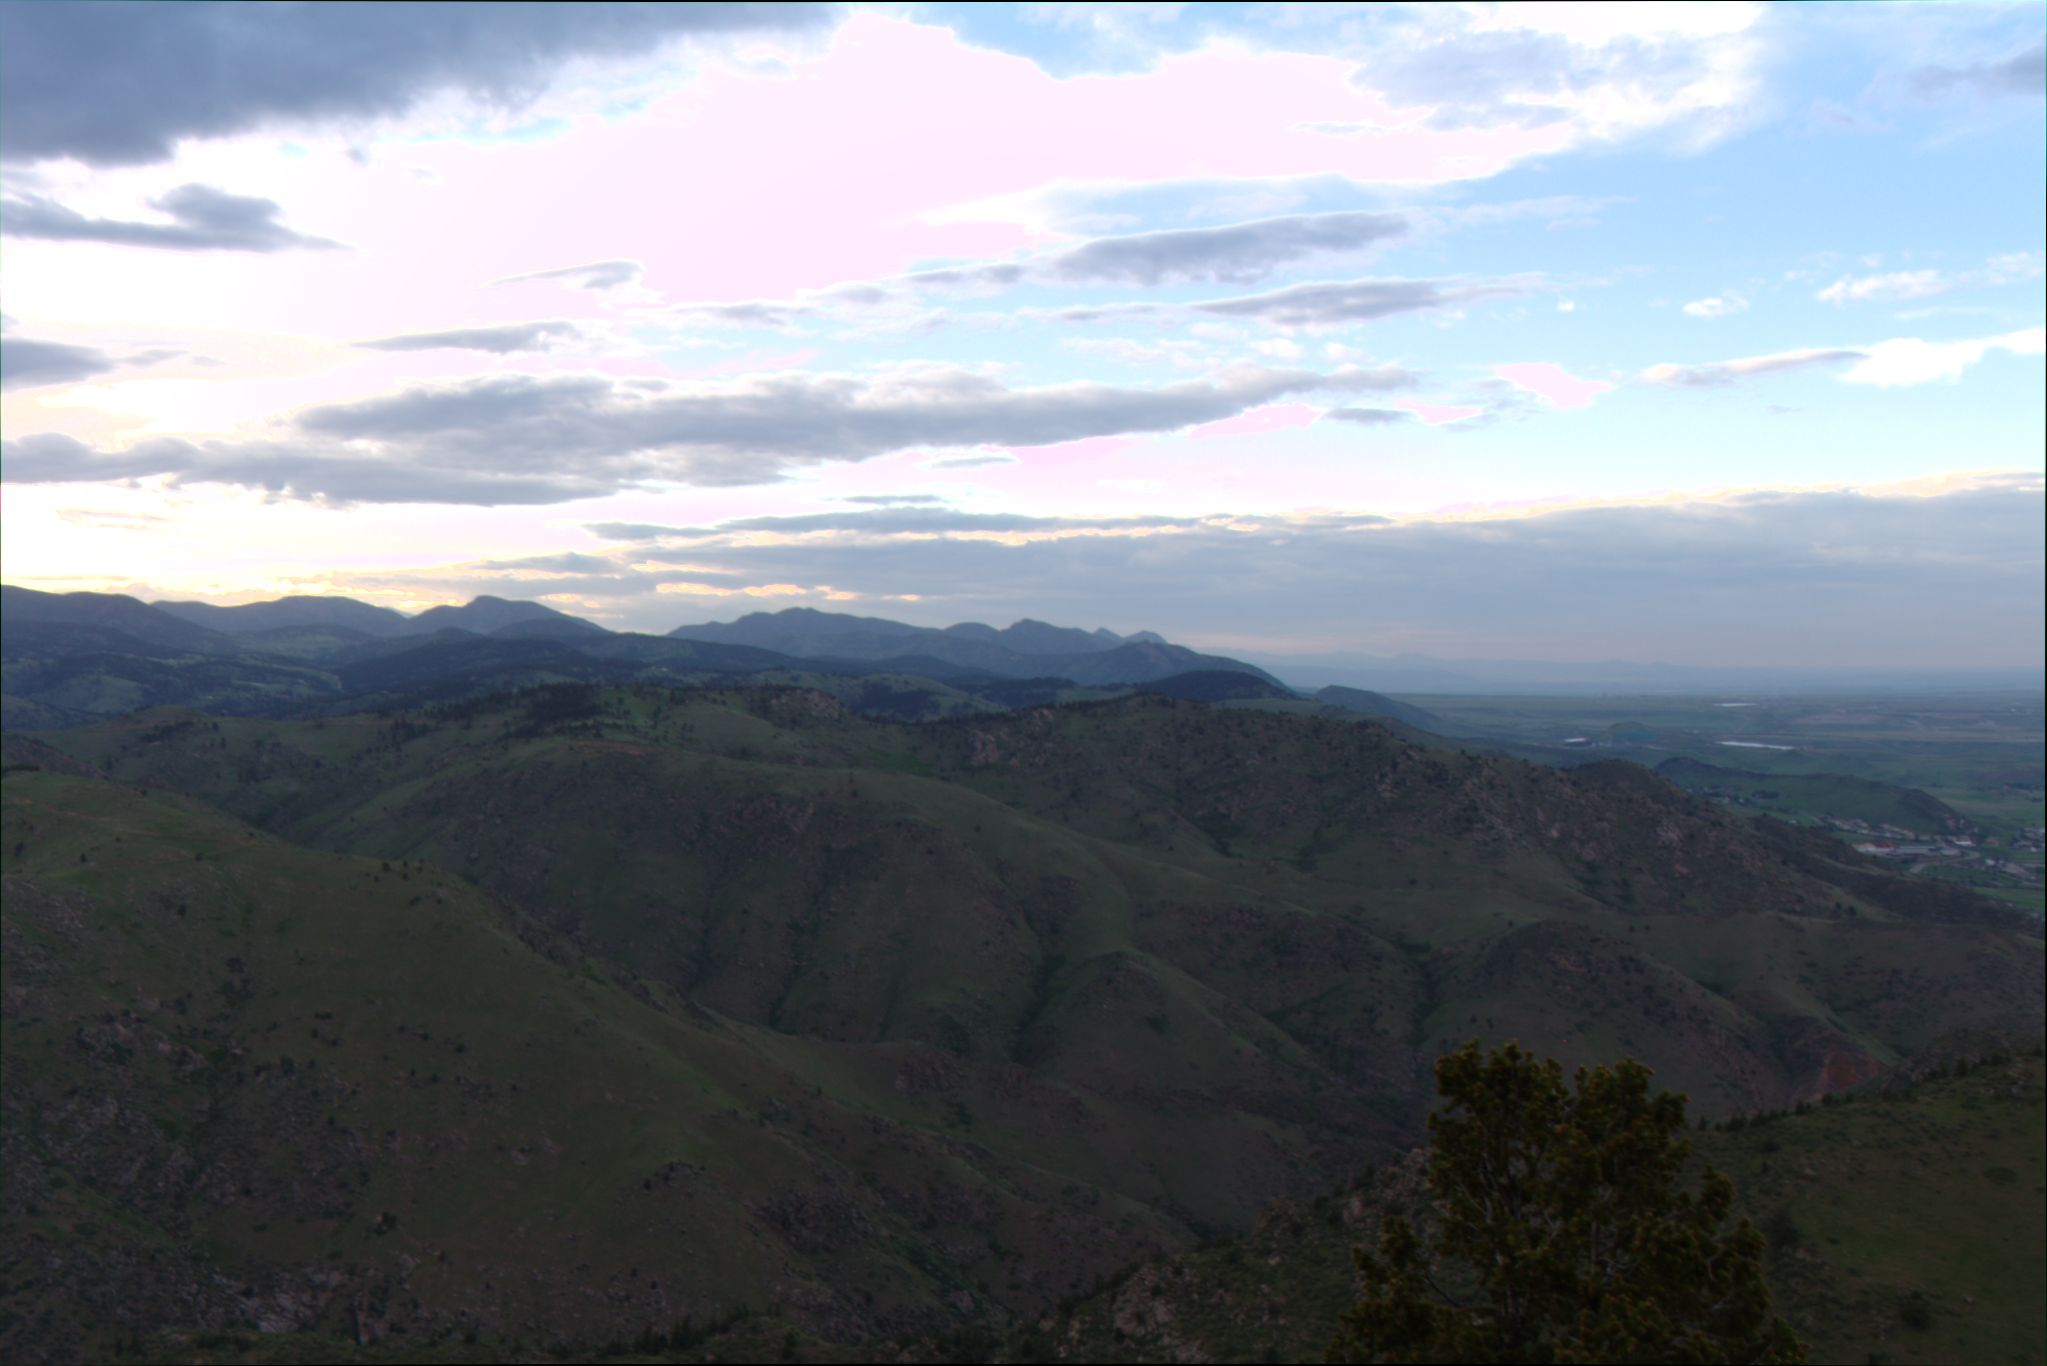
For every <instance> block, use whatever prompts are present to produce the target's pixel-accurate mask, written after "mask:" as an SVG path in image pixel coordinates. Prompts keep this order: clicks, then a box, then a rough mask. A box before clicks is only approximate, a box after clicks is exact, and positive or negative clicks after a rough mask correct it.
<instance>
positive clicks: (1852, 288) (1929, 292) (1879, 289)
mask: <svg viewBox="0 0 2047 1366" xmlns="http://www.w3.org/2000/svg"><path fill="white" fill-rule="evenodd" d="M1953 287H1954V286H1953V285H1952V284H1951V283H1949V282H1948V281H1947V280H1944V279H1942V278H1941V274H1940V272H1939V271H1937V270H1894V271H1891V272H1890V273H1889V274H1887V275H1864V276H1862V277H1861V278H1859V279H1857V278H1853V277H1849V276H1843V277H1841V278H1840V279H1838V280H1836V281H1834V283H1832V284H1830V285H1828V286H1827V287H1826V288H1825V289H1823V290H1821V291H1820V292H1819V294H1818V295H1817V296H1815V297H1817V298H1818V299H1819V300H1820V301H1821V302H1823V303H1830V304H1843V303H1872V302H1877V303H1891V302H1895V301H1897V300H1900V299H1925V298H1930V297H1931V296H1933V295H1935V294H1945V293H1947V292H1948V290H1950V289H1952V288H1953Z"/></svg>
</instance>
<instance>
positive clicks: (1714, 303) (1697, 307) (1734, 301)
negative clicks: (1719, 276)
mask: <svg viewBox="0 0 2047 1366" xmlns="http://www.w3.org/2000/svg"><path fill="white" fill-rule="evenodd" d="M1747 307H1748V300H1747V299H1744V298H1742V297H1741V296H1740V295H1739V294H1726V295H1715V296H1713V297H1712V298H1707V299H1694V300H1692V301H1691V302H1690V303H1688V304H1686V305H1685V306H1684V311H1685V313H1686V314H1688V315H1689V316H1691V317H1694V318H1725V317H1727V316H1729V315H1730V314H1734V313H1740V312H1742V311H1743V310H1745V309H1746V308H1747Z"/></svg>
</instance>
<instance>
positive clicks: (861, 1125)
mask: <svg viewBox="0 0 2047 1366" xmlns="http://www.w3.org/2000/svg"><path fill="white" fill-rule="evenodd" d="M5 817H6V822H5V839H6V843H7V849H8V853H7V861H6V869H7V872H6V879H5V918H4V922H0V924H4V929H5V943H4V949H5V1003H6V1016H5V1019H6V1026H5V1035H4V1039H5V1074H4V1083H0V1106H4V1117H5V1126H4V1131H0V1133H4V1153H5V1167H6V1173H7V1179H6V1184H5V1202H6V1203H5V1236H4V1243H0V1267H4V1269H0V1282H4V1288H0V1305H4V1309H0V1325H4V1326H0V1357H4V1358H5V1359H7V1360H10V1361H21V1360H67V1359H68V1360H77V1359H91V1358H94V1357H99V1356H102V1355H104V1354H107V1353H110V1352H112V1351H114V1350H115V1349H116V1348H117V1347H118V1346H119V1344H120V1343H122V1342H124V1341H126V1340H128V1339H129V1338H130V1337H131V1336H132V1335H137V1334H140V1335H148V1334H151V1333H154V1332H156V1331H157V1330H164V1329H187V1330H192V1331H199V1332H205V1331H208V1330H214V1331H218V1330H230V1329H240V1330H246V1331H249V1332H253V1333H255V1334H257V1335H259V1336H260V1335H265V1334H279V1333H293V1332H298V1333H312V1334H316V1335H327V1336H329V1337H330V1338H332V1337H340V1338H345V1339H358V1338H368V1339H372V1340H378V1339H383V1340H389V1341H388V1343H387V1345H397V1346H400V1347H402V1346H403V1344H404V1343H405V1342H407V1341H410V1342H413V1343H422V1344H423V1343H426V1342H431V1341H434V1340H436V1339H438V1338H442V1337H448V1336H455V1335H460V1334H463V1333H478V1334H481V1335H482V1336H483V1337H484V1338H485V1339H486V1340H487V1341H494V1342H497V1343H499V1344H507V1343H512V1342H521V1341H523V1342H527V1343H532V1344H536V1345H537V1344H540V1343H543V1342H563V1343H568V1344H578V1343H580V1344H585V1347H584V1350H586V1351H587V1350H589V1349H590V1348H591V1347H593V1346H594V1345H596V1344H601V1343H603V1342H606V1341H610V1340H613V1339H615V1338H624V1339H627V1340H630V1339H632V1338H633V1337H635V1336H636V1335H638V1334H640V1333H642V1332H645V1331H648V1330H659V1331H661V1332H663V1333H666V1332H668V1331H669V1330H670V1329H671V1328H672V1327H674V1326H675V1325H679V1324H682V1323H684V1322H685V1321H688V1322H690V1323H693V1324H694V1325H696V1326H698V1327H699V1328H701V1327H704V1326H706V1325H714V1324H716V1323H718V1322H720V1321H722V1320H723V1319H725V1318H728V1317H729V1316H730V1315H731V1314H732V1313H734V1312H735V1311H736V1310H738V1309H739V1308H740V1307H741V1306H752V1307H753V1308H756V1309H759V1310H762V1311H778V1312H781V1313H783V1314H785V1315H787V1316H788V1317H789V1318H790V1319H791V1320H792V1321H795V1322H800V1323H802V1324H803V1325H804V1326H805V1327H806V1328H808V1329H809V1330H810V1331H812V1332H817V1333H822V1334H825V1335H828V1336H831V1337H834V1338H848V1339H866V1338H872V1337H875V1336H877V1335H885V1334H889V1333H896V1334H902V1335H906V1336H923V1335H936V1334H943V1333H946V1332H949V1331H951V1330H952V1329H953V1328H954V1326H955V1325H956V1324H958V1323H962V1322H980V1321H987V1320H989V1319H990V1318H991V1316H992V1318H993V1321H994V1322H997V1323H999V1322H1003V1321H1005V1319H1004V1311H1003V1309H1002V1307H1001V1305H1002V1303H1003V1301H1004V1300H1005V1299H1007V1300H1010V1301H1014V1302H1016V1303H1018V1304H1025V1303H1031V1302H1035V1301H1049V1300H1050V1299H1052V1298H1056V1297H1057V1296H1058V1295H1059V1294H1062V1293H1067V1292H1068V1291H1069V1290H1070V1289H1071V1285H1070V1284H1069V1280H1068V1278H1071V1279H1072V1281H1074V1282H1078V1283H1080V1284H1085V1283H1086V1278H1089V1277H1093V1276H1098V1275H1101V1274H1103V1273H1105V1272H1107V1271H1110V1270H1112V1269H1113V1268H1114V1267H1115V1266H1116V1265H1118V1264H1119V1263H1121V1262H1124V1261H1127V1260H1129V1259H1131V1258H1133V1257H1135V1256H1139V1255H1143V1253H1144V1252H1145V1251H1146V1250H1147V1249H1157V1248H1161V1247H1164V1246H1167V1245H1170V1244H1171V1243H1172V1242H1174V1241H1176V1239H1177V1237H1178V1235H1177V1234H1176V1230H1175V1229H1174V1227H1173V1225H1172V1223H1171V1221H1170V1220H1169V1219H1167V1218H1165V1217H1164V1216H1162V1215H1160V1214H1159V1213H1157V1212H1155V1211H1153V1210H1151V1209H1148V1208H1146V1207H1145V1206H1143V1205H1141V1204H1139V1203H1136V1202H1134V1201H1131V1200H1127V1199H1123V1198H1120V1197H1118V1196H1117V1195H1116V1194H1114V1193H1113V1192H1105V1191H1103V1190H1100V1189H1097V1188H1093V1187H1089V1186H1086V1185H1083V1184H1080V1183H1078V1182H1076V1181H1075V1180H1074V1179H1073V1178H1072V1177H1070V1176H1068V1175H1064V1174H1060V1173H1056V1172H1053V1171H1049V1170H1046V1169H1044V1168H1042V1167H1038V1166H1035V1165H1033V1164H1030V1163H1027V1162H1021V1161H1018V1160H1015V1159H1013V1158H1007V1157H1004V1156H1001V1155H998V1154H996V1153H993V1152H990V1151H989V1150H988V1149H986V1148H983V1147H981V1146H980V1145H979V1144H977V1143H974V1142H973V1141H971V1139H970V1137H969V1136H968V1135H967V1134H966V1133H965V1132H963V1130H964V1129H965V1128H966V1127H967V1126H968V1124H969V1123H970V1121H969V1120H968V1119H967V1118H966V1117H965V1115H964V1107H963V1106H962V1105H960V1104H958V1103H957V1102H955V1103H954V1104H953V1105H952V1106H951V1107H950V1108H948V1106H947V1105H946V1104H945V1103H944V1098H943V1097H942V1096H937V1097H935V1096H933V1095H932V1091H933V1089H934V1087H935V1086H936V1085H937V1084H938V1079H942V1076H943V1067H942V1065H940V1064H936V1063H934V1062H933V1061H932V1060H930V1059H929V1058H927V1057H926V1055H925V1053H924V1051H923V1050H920V1049H918V1048H916V1047H914V1046H905V1047H897V1048H888V1049H878V1050H875V1051H873V1052H872V1053H871V1054H870V1055H868V1056H866V1057H864V1058H862V1059H859V1060H857V1061H853V1062H849V1061H848V1060H846V1059H845V1058H843V1057H842V1056H841V1054H840V1052H839V1050H836V1049H834V1048H832V1047H831V1046H830V1045H828V1044H824V1043H819V1042H814V1041H807V1040H803V1039H798V1038H793V1037H790V1036H788V1035H784V1034H776V1033H773V1032H770V1031H766V1030H762V1029H759V1028H757V1027H753V1026H749V1025H746V1024H744V1023H742V1022H739V1021H736V1020H732V1019H729V1018H727V1017H724V1016H722V1015H720V1014H719V1013H718V1012H715V1011H713V1010H710V1009H707V1008H705V1007H703V1006H701V1005H692V1004H688V1003H685V1002H684V1001H683V1000H682V999H680V998H679V997H678V996H677V995H676V994H675V993H674V992H672V991H670V990H668V989H667V988H665V987H664V986H663V985H662V984H660V983H657V982H648V981H635V980H633V979H631V978H630V977H625V976H623V975H620V976H617V977H613V976H607V975H606V974H604V973H602V972H599V971H597V970H595V969H593V968H592V967H590V966H588V965H586V964H584V963H583V962H581V961H580V960H576V959H573V958H565V957H563V956H562V955H559V954H557V955H556V956H554V957H550V956H548V955H547V954H545V953H543V952H540V951H538V950H536V949H535V948H534V947H533V946H531V945H530V944H529V943H527V942H525V941H524V940H522V939H521V937H520V936H519V935H518V934H517V933H515V932H514V926H515V925H516V918H515V917H512V916H509V915H508V914H507V913H506V911H505V910H504V908H502V907H497V906H493V905H492V904H491V903H490V902H489V901H488V900H487V899H486V898H485V897H484V896H483V895H482V894H481V893H479V892H478V891H477V890H475V889H474V888H473V887H470V886H467V885H465V884H464V883H463V882H462V881H461V880H460V879H458V878H456V877H454V876H452V875H450V874H447V873H444V872H441V871H439V870H435V869H431V868H425V867H421V866H419V865H411V866H405V865H392V864H384V863H382V862H380V861H377V860H372V859H360V858H349V857H343V856H339V855H332V854H324V853H316V852H312V851H308V850H303V849H298V848H294V847H292V846H290V845H287V844H283V843H281V842H279V841H277V840H275V839H272V838H270V837H268V836H264V835H260V834H258V833H257V832H255V831H253V830H251V829H249V828H248V827H246V826H244V825H242V824H241V823H239V822H236V821H233V820H231V819H228V818H226V817H223V816H220V815H218V814H216V813H213V812H211V811H208V810H206V809H204V808H203V807H200V806H198V805H196V804H195V803H193V802H192V801H190V800H189V799H186V798H182V797H177V796H173V795H170V794H168V793H165V792H163V791H162V790H160V789H159V790H156V791H153V792H150V793H144V792H143V791H141V790H140V789H137V788H133V787H130V786H128V785H125V784H119V783H114V782H109V781H104V780H99V779H93V778H80V777H74V776H69V775H64V774H59V773H52V772H47V771H45V772H30V771H23V770H19V769H17V770H16V771H14V772H11V773H9V774H8V776H7V778H6V789H5ZM892 1079H893V1080H892ZM1014 1085H1015V1087H1016V1088H1017V1090H1018V1091H1019V1092H1022V1093H1024V1094H1026V1095H1027V1094H1028V1092H1029V1090H1030V1084H1029V1082H1028V1081H1027V1080H1026V1079H1022V1078H1019V1079H1017V1081H1016V1082H1015V1083H1014ZM1055 1276H1056V1277H1058V1278H1059V1279H1057V1280H1054V1279H1052V1278H1053V1277H1055ZM991 1287H993V1289H992V1290H991Z"/></svg>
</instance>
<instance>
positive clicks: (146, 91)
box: [0, 0, 833, 166]
mask: <svg viewBox="0 0 2047 1366" xmlns="http://www.w3.org/2000/svg"><path fill="white" fill-rule="evenodd" d="M832 13H833V7H831V6H825V5H812V4H786V5H785V4H701V5H637V4H520V5H470V4H448V3H410V4H395V3H367V4H358V3H348V4H318V5H311V4H297V5H267V4H265V5H252V4H237V3H195V2H193V0H184V2H183V3H178V4H123V5H116V4H99V3H63V4H51V3H40V2H37V0H29V2H27V3H22V2H19V0H11V2H10V3H7V4H4V5H0V125H4V126H5V128H6V130H7V138H6V147H5V155H6V157H7V158H8V159H9V160H20V161H37V160H42V159H46V158H52V157H75V158H77V159H78V160H80V161H84V162H87V163H89V164H92V165H96V166H117V165H136V164H141V163H145V162H152V161H161V160H163V159H165V158H166V157H168V156H170V154H171V152H172V149H173V148H174V147H175V145H176V144H177V142H178V140H179V139H181V138H192V137H220V136H225V135H229V134H233V133H240V132H243V131H246V130H248V129H251V128H256V127H260V126H263V125H266V124H271V123H276V122H307V121H316V120H330V119H345V118H364V117H374V116H378V115H387V114H397V113H401V112H403V111H404V110H406V109H407V108H409V107H410V106H412V105H413V104H414V103H415V102H417V101H418V100H420V99H422V98H424V97H426V96H428V95H432V94H435V93H438V92H442V91H448V90H460V91H466V92H469V93H471V94H473V95H476V96H479V97H482V98H485V99H490V100H493V101H497V102H500V103H516V102H519V101H522V100H524V99H527V98H530V97H531V96H533V95H535V94H537V93H538V92H539V91H540V90H541V89H542V88H544V87H545V85H546V84H547V82H548V80H549V78H550V77H551V76H552V75H553V73H554V71H555V70H556V68H558V67H560V66H561V65H562V64H564V63H565V62H568V61H571V60H574V59H576V58H579V57H611V56H625V55H630V54H637V53H642V52H645V51H647V50H648V49H649V48H652V47H655V46H657V45H659V44H660V43H662V42H665V41H668V40H671V39H676V38H683V37H690V36H698V37H718V36H722V35H730V34H738V33H743V32H746V31H749V30H760V29H778V30H796V29H803V28H810V27H815V26H817V25H820V24H822V23H825V22H827V21H828V20H829V19H830V17H831V15H832Z"/></svg>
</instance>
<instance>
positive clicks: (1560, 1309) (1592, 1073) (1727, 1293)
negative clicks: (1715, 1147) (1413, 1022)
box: [1329, 1040, 1805, 1363]
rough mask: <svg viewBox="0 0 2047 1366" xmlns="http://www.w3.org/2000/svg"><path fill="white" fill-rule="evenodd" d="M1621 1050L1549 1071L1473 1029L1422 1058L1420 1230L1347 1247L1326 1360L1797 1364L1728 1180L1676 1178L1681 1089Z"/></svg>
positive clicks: (1391, 1231) (1796, 1350) (1758, 1241)
mask: <svg viewBox="0 0 2047 1366" xmlns="http://www.w3.org/2000/svg"><path fill="white" fill-rule="evenodd" d="M1649 1076H1650V1073H1649V1069H1648V1068H1647V1067H1644V1066H1643V1065H1642V1064H1641V1063H1639V1062H1635V1061H1634V1060H1632V1059H1629V1060H1627V1061H1623V1062H1620V1063H1617V1064H1615V1065H1614V1066H1612V1067H1595V1068H1592V1069H1589V1070H1587V1069H1584V1068H1581V1069H1579V1071H1578V1073H1577V1075H1576V1078H1575V1085H1574V1086H1566V1085H1565V1083H1564V1075H1563V1068H1562V1067H1560V1066H1559V1065H1558V1064H1557V1063H1556V1062H1555V1061H1553V1060H1538V1059H1536V1058H1535V1057H1534V1056H1533V1055H1532V1054H1528V1053H1524V1052H1522V1051H1521V1050H1520V1049H1519V1048H1518V1047H1516V1046H1515V1045H1513V1044H1508V1045H1507V1046H1506V1047H1504V1048H1500V1049H1496V1050H1494V1051H1493V1052H1492V1053H1490V1054H1482V1053H1481V1052H1480V1050H1479V1046H1478V1043H1477V1041H1476V1040H1474V1041H1473V1042H1471V1043H1469V1044H1466V1045H1465V1046H1464V1047H1463V1048H1461V1049H1459V1050H1458V1051H1457V1052H1455V1053H1451V1054H1448V1055H1447V1056H1445V1057H1443V1058H1441V1059H1439V1060H1438V1061H1437V1063H1436V1086H1437V1089H1438V1091H1439V1092H1440V1093H1441V1095H1442V1096H1443V1098H1444V1100H1445V1101H1446V1102H1447V1104H1446V1105H1445V1106H1444V1108H1443V1109H1442V1110H1441V1111H1440V1112H1439V1113H1437V1114H1435V1115H1432V1116H1431V1117H1430V1119H1429V1132H1430V1139H1431V1149H1430V1155H1429V1187H1430V1189H1431V1190H1432V1191H1433V1192H1434V1194H1435V1220H1434V1232H1433V1236H1432V1237H1430V1238H1428V1239H1426V1240H1424V1238H1423V1237H1422V1236H1420V1235H1419V1234H1417V1232H1416V1230H1415V1229H1414V1228H1413V1227H1412V1226H1411V1225H1410V1224H1409V1223H1408V1222H1407V1221H1406V1220H1404V1219H1399V1218H1394V1219H1389V1220H1388V1221H1387V1223H1386V1226H1385V1230H1384V1235H1383V1237H1382V1238H1381V1240H1380V1245H1379V1251H1378V1255H1376V1256H1374V1255H1372V1254H1370V1253H1368V1252H1366V1251H1365V1250H1364V1249H1363V1248H1359V1249H1357V1250H1356V1252H1355V1253H1354V1254H1353V1255H1354V1256H1355V1258H1356V1261H1357V1267H1358V1273H1359V1278H1360V1282H1361V1285H1360V1295H1359V1298H1358V1300H1357V1302H1356V1304H1354V1305H1353V1306H1352V1307H1351V1309H1350V1310H1349V1311H1347V1312H1346V1313H1345V1314H1344V1316H1343V1318H1342V1321H1341V1325H1340V1327H1339V1329H1338V1332H1337V1336H1336V1339H1335V1341H1334V1342H1332V1343H1331V1344H1330V1349H1329V1359H1330V1360H1332V1361H1456V1362H1586V1361H1625V1362H1672V1363H1680V1362H1682V1363H1692V1362H1802V1361H1804V1360H1805V1347H1804V1344H1802V1343H1800V1342H1799V1341H1798V1339H1797V1338H1796V1337H1795V1336H1793V1334H1792V1332H1791V1329H1790V1328H1789V1327H1788V1326H1787V1325H1786V1324H1785V1322H1784V1321H1783V1320H1782V1319H1780V1318H1777V1317H1776V1316H1775V1315H1774V1314H1772V1312H1771V1309H1770V1295H1769V1290H1768V1288H1767V1287H1766V1286H1765V1285H1764V1283H1763V1274H1762V1259H1763V1237H1762V1235H1761V1234H1760V1233H1758V1232H1756V1230H1755V1228H1754V1226H1753V1225H1751V1224H1750V1223H1749V1221H1748V1220H1747V1219H1739V1220H1736V1221H1735V1222H1734V1223H1733V1225H1732V1227H1727V1224H1728V1216H1729V1213H1730V1211H1731V1210H1732V1207H1733V1204H1734V1185H1733V1183H1732V1182H1730V1181H1729V1180H1728V1179H1727V1177H1726V1176H1725V1175H1723V1174H1722V1173H1720V1172H1717V1171H1713V1170H1710V1169H1709V1170H1708V1171H1707V1172H1706V1173H1705V1175H1704V1177H1703V1179H1702V1180H1701V1182H1700V1185H1699V1189H1698V1191H1697V1192H1696V1193H1693V1192H1691V1191H1687V1190H1684V1189H1681V1188H1680V1184H1679V1176H1680V1172H1681V1168H1682V1167H1683V1164H1684V1162H1685V1159H1686V1157H1687V1155H1688V1154H1689V1152H1690V1144H1689V1143H1688V1142H1687V1141H1686V1140H1685V1138H1684V1137H1683V1135H1684V1132H1685V1101H1684V1097H1682V1096H1678V1095H1673V1094H1671V1093H1669V1092H1667V1091H1666V1092H1658V1093H1656V1094H1654V1095H1652V1094H1650V1090H1649Z"/></svg>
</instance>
